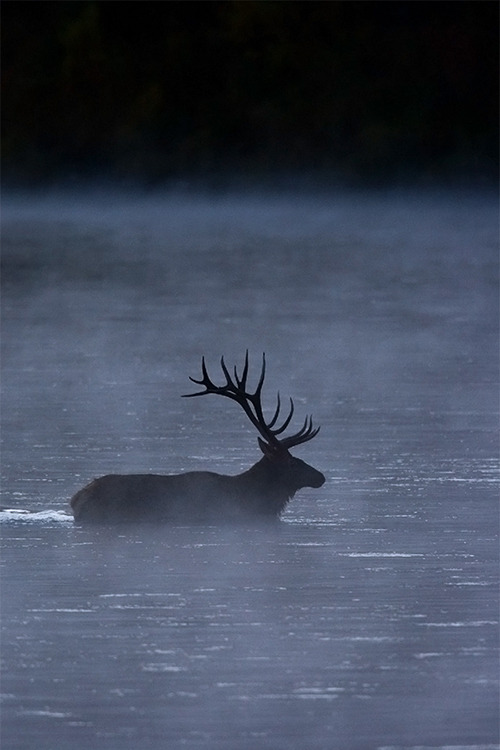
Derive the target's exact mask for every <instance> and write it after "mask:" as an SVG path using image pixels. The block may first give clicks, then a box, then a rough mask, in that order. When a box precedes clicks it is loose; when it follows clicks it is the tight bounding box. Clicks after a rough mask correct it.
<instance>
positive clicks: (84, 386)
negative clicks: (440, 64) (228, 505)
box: [0, 192, 498, 750]
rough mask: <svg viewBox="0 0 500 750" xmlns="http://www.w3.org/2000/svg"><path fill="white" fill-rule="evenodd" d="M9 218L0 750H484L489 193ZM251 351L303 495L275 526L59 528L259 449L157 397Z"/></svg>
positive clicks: (217, 420)
mask: <svg viewBox="0 0 500 750" xmlns="http://www.w3.org/2000/svg"><path fill="white" fill-rule="evenodd" d="M4 203H5V208H4V236H3V260H4V267H5V270H4V282H3V284H4V292H3V348H4V353H3V430H2V437H3V454H2V470H3V482H2V490H3V492H2V495H3V497H2V504H3V505H4V507H7V508H9V509H10V510H6V511H3V512H2V513H1V514H0V515H1V520H2V536H3V556H2V565H3V573H2V613H3V614H2V624H3V636H2V650H3V678H2V693H3V710H2V725H3V738H2V739H3V745H2V747H3V748H7V749H8V750H28V748H29V749H31V748H32V747H37V748H40V749H41V750H53V748H54V747H57V748H60V749H61V750H75V748H82V749H83V748H87V747H89V745H94V746H95V747H97V748H99V750H115V749H116V750H117V749H118V748H120V750H127V749H128V748H130V750H132V749H134V750H135V748H137V747H141V748H144V749H145V750H156V749H157V748H158V747H168V748H169V750H170V749H171V748H172V749H173V750H177V749H179V750H180V749H181V748H182V749H184V748H188V749H189V750H195V749H197V748H203V750H207V749H208V750H215V749H217V750H224V749H225V748H227V750H247V749H248V750H254V749H256V748H258V749H259V750H281V748H296V749H297V750H303V748H307V749H308V750H332V749H337V748H338V750H351V749H352V750H365V749H366V750H369V749H370V750H371V749H372V748H380V749H382V748H383V749H384V750H387V748H391V749H394V748H398V749H399V748H413V749H415V748H417V747H418V748H424V747H425V748H454V750H456V749H458V748H467V749H468V750H471V749H472V748H474V749H475V750H478V749H479V748H482V749H483V750H484V749H485V748H488V750H492V748H496V747H498V676H497V673H498V669H497V667H498V650H497V646H498V475H497V466H498V447H497V417H496V415H495V412H496V408H497V397H496V391H497V380H498V379H497V356H496V350H497V321H498V317H497V309H496V308H497V283H496V281H497V270H496V259H497V217H496V213H497V208H496V202H495V200H494V199H493V198H492V197H491V196H488V195H477V194H475V195H473V194H469V195H464V194H458V193H455V194H428V193H427V194H424V193H420V194H417V193H414V194H409V193H408V194H395V193H393V194H386V195H382V194H364V195H362V194H356V195H354V194H353V195H338V196H322V197H319V198H318V197H317V198H312V197H303V196H301V197H297V196H295V197H293V196H291V195H289V196H281V197H276V196H267V197H264V196H261V197H249V196H246V197H231V198H227V197H226V198H223V197H211V198H207V197H192V196H191V197H187V198H186V197H184V198H182V197H179V196H175V195H152V196H148V197H144V196H143V197H142V198H138V197H133V196H111V195H108V194H106V193H104V192H102V193H94V194H88V195H86V196H61V195H46V196H43V197H40V196H38V197H37V198H34V199H32V200H30V201H22V200H21V199H19V198H17V199H16V198H12V199H10V200H9V199H6V200H5V201H4ZM246 348H248V349H249V351H250V355H251V358H252V360H251V361H252V362H253V363H254V368H253V370H252V373H253V374H254V376H257V375H258V369H259V360H260V356H261V352H262V351H265V352H266V355H267V360H268V377H267V381H266V394H267V395H266V398H267V399H268V404H269V407H270V408H272V404H273V399H274V394H275V391H276V390H277V389H278V388H279V389H280V391H281V393H282V395H284V396H286V395H288V394H290V395H292V396H293V397H294V400H295V404H296V411H297V423H296V424H297V427H299V426H300V425H301V423H302V419H303V416H305V414H306V413H310V412H312V413H313V415H314V420H315V423H317V424H321V426H322V429H321V432H320V433H319V435H318V436H317V437H316V438H314V440H313V441H311V442H310V443H308V444H306V445H304V446H301V447H299V448H297V449H296V450H295V452H296V454H297V455H300V457H302V458H304V459H305V460H306V461H307V462H308V463H311V464H312V465H313V466H315V467H316V468H318V469H319V470H320V471H322V472H323V473H324V474H325V476H326V478H327V482H326V483H325V485H324V486H323V487H322V488H321V489H319V490H303V491H301V492H300V493H298V495H297V496H296V497H295V499H294V500H293V501H292V503H291V504H290V506H289V508H288V509H287V511H286V513H285V515H284V517H283V521H282V523H280V524H278V525H276V526H266V525H263V526H252V527H249V528H239V527H228V528H216V527H206V528H200V527H194V528H189V527H182V528H169V527H165V528H161V527H159V528H158V527H144V528H128V527H124V528H115V529H112V528H95V529H92V528H78V527H75V526H73V524H72V522H71V518H70V517H69V516H68V515H67V510H68V504H67V503H68V499H69V497H70V496H71V495H72V494H73V493H74V492H75V491H76V490H77V489H79V488H80V487H81V486H82V485H83V484H85V483H86V482H87V481H89V480H90V479H91V478H92V477H93V476H98V475H100V474H104V473H108V472H147V471H151V472H158V473H160V472H164V473H168V472H179V471H184V470H190V469H197V468H199V469H214V470H217V471H222V472H227V473H237V472H239V471H242V470H244V469H246V468H248V466H250V465H251V463H252V462H254V461H256V460H258V457H259V455H258V453H259V451H258V448H257V444H256V436H255V434H254V432H253V431H252V428H251V426H250V425H249V424H247V423H246V422H245V417H244V415H243V413H240V410H238V407H237V406H236V405H235V404H231V403H227V404H226V403H224V402H222V400H221V403H218V402H217V398H216V397H213V398H212V397H210V398H205V399H181V398H179V396H180V394H182V393H187V392H189V391H190V390H191V388H190V383H189V381H188V375H193V376H195V377H197V376H198V373H199V364H200V359H201V355H202V354H205V356H206V357H207V362H208V364H209V366H210V368H211V371H213V373H214V376H215V374H216V373H217V367H218V358H219V357H220V355H221V354H225V357H226V360H227V361H228V362H235V363H236V362H242V358H243V356H244V351H245V349H246ZM301 418H302V419H301ZM26 510H29V511H32V512H31V513H26V512H23V511H26Z"/></svg>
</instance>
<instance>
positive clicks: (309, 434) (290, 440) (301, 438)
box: [280, 416, 320, 448]
mask: <svg viewBox="0 0 500 750" xmlns="http://www.w3.org/2000/svg"><path fill="white" fill-rule="evenodd" d="M319 431H320V427H314V428H313V423H312V417H311V416H307V417H306V418H305V420H304V424H303V425H302V427H301V429H300V430H299V431H298V432H296V433H295V435H290V437H287V438H284V439H283V440H281V441H280V442H281V444H282V445H284V446H285V447H286V448H293V446H294V445H300V444H301V443H306V442H308V441H309V440H312V439H313V437H315V436H316V435H317V434H318V432H319Z"/></svg>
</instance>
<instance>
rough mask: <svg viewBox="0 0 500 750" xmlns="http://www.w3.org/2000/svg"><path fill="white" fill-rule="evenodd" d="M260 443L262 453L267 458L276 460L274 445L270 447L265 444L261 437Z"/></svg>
mask: <svg viewBox="0 0 500 750" xmlns="http://www.w3.org/2000/svg"><path fill="white" fill-rule="evenodd" d="M257 440H258V442H259V448H260V449H261V451H262V453H263V454H264V456H265V457H266V458H275V457H276V452H275V450H274V448H273V446H272V445H269V444H268V443H265V442H264V441H263V440H261V438H260V437H258V438H257Z"/></svg>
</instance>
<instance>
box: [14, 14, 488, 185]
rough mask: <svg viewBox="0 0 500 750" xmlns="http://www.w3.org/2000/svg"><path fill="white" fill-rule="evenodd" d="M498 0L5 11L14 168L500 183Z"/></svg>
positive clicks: (35, 175) (130, 175) (33, 176)
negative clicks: (482, 178)
mask: <svg viewBox="0 0 500 750" xmlns="http://www.w3.org/2000/svg"><path fill="white" fill-rule="evenodd" d="M497 35H498V5H497V3H496V2H476V1H473V2H467V1H465V2H328V1H325V2H311V1H309V0H308V1H307V2H300V1H299V2H273V1H269V2H266V1H264V0H261V1H259V2H252V1H246V0H245V1H239V2H238V1H237V2H230V1H227V2H218V1H213V2H189V1H184V2H85V1H79V2H43V1H42V2H23V1H19V0H17V1H15V2H14V1H11V0H4V2H3V3H2V44H3V53H2V54H3V65H2V81H3V98H2V120H3V171H4V176H5V178H6V179H7V180H8V179H11V180H16V181H37V180H42V181H43V180H47V179H54V178H55V177H57V176H59V177H60V176H64V175H71V174H77V175H80V174H86V175H91V174H105V175H108V176H110V177H114V178H119V179H140V180H146V181H148V180H149V181H157V180H165V179H168V178H170V177H178V176H180V175H194V176H202V175H205V176H206V175H211V174H220V173H223V172H225V171H226V172H227V171H229V172H231V171H234V172H240V173H245V174H252V175H256V176H264V175H269V174H270V173H273V172H280V171H281V172H285V173H286V172H289V171H297V172H299V171H310V170H315V171H317V172H318V173H319V172H321V173H324V174H332V175H336V176H338V177H340V178H342V177H343V178H346V179H366V178H369V179H375V178H380V177H388V176H394V175H398V176H402V175H404V174H410V175H420V176H424V177H426V176H427V177H430V178H432V177H437V176H439V175H443V174H451V173H456V174H464V175H466V176H467V175H470V176H478V175H482V174H488V173H489V174H490V175H492V174H494V173H495V169H496V166H495V165H496V161H497V159H496V155H497V131H498V88H497V81H498V65H497V57H498V44H497Z"/></svg>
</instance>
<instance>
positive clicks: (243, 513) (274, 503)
mask: <svg viewBox="0 0 500 750" xmlns="http://www.w3.org/2000/svg"><path fill="white" fill-rule="evenodd" d="M201 367H202V377H201V379H200V380H197V379H195V378H190V380H191V381H192V382H193V383H196V384H197V385H201V386H202V387H203V388H204V389H205V390H202V391H198V392H197V393H189V394H186V397H188V398H189V397H193V396H204V395H206V394H208V393H211V394H216V395H219V396H225V397H227V398H230V399H232V400H233V401H236V403H238V404H239V405H240V406H241V407H242V408H243V410H244V412H245V414H246V415H247V417H248V418H249V420H250V421H251V423H252V424H253V425H254V427H255V428H256V429H257V431H258V433H259V437H258V443H259V447H260V449H261V451H262V454H263V455H262V458H261V459H260V461H258V462H257V463H256V464H255V465H254V466H252V467H251V468H250V469H248V470H247V471H244V472H243V473H242V474H237V475H235V476H228V475H225V474H216V473H215V472H209V471H192V472H187V473H185V474H174V475H159V474H109V475H107V476H104V477H100V478H99V479H94V480H93V481H92V482H90V484H88V485H87V486H86V487H84V488H83V489H81V490H80V491H79V492H77V493H76V495H74V497H73V498H72V499H71V507H72V510H73V516H74V519H75V522H77V523H111V524H115V523H127V522H128V523H131V522H132V523H138V522H153V523H218V522H221V521H222V522H223V521H240V520H252V519H259V518H277V517H279V515H280V514H281V512H282V511H283V510H284V508H285V506H286V504H287V503H288V501H289V500H290V499H291V498H292V497H293V495H294V494H295V493H296V492H297V490H300V489H301V488H302V487H321V485H322V484H323V483H324V481H325V478H324V476H323V474H321V472H319V471H317V470H316V469H313V467H312V466H309V465H308V464H306V463H305V462H304V461H301V460H300V459H299V458H295V457H294V456H292V455H291V454H290V452H289V449H290V448H293V447H294V446H296V445H300V444H301V443H306V442H307V441H309V440H311V439H312V438H313V437H314V436H315V435H317V433H318V431H319V427H317V428H313V425H312V419H311V417H306V419H305V421H304V424H303V426H302V428H301V429H300V430H299V431H298V432H296V433H295V434H293V435H290V436H289V437H281V435H283V433H284V432H285V430H286V429H287V427H288V425H289V424H290V421H291V419H292V415H293V412H294V404H293V401H292V399H290V408H289V411H288V414H287V416H286V418H285V419H284V420H283V421H281V423H279V422H280V412H281V403H280V396H279V394H278V397H277V406H276V410H275V412H274V415H273V417H272V418H271V419H270V420H269V421H266V419H265V417H264V414H263V409H262V401H261V393H262V386H263V384H264V378H265V372H266V360H265V357H264V356H263V358H262V370H261V374H260V378H259V381H258V384H257V388H256V390H255V391H254V392H253V393H250V392H248V391H247V378H248V352H247V355H246V357H245V363H244V367H243V370H242V373H241V376H240V375H239V374H238V371H237V369H236V368H234V377H233V376H232V375H231V374H230V372H229V370H228V369H227V367H226V364H225V362H224V358H222V359H221V367H222V371H223V374H224V377H225V380H226V382H225V384H224V385H222V386H217V385H214V383H213V382H212V380H211V379H210V377H209V375H208V372H207V368H206V365H205V360H204V358H203V359H202V365H201Z"/></svg>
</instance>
